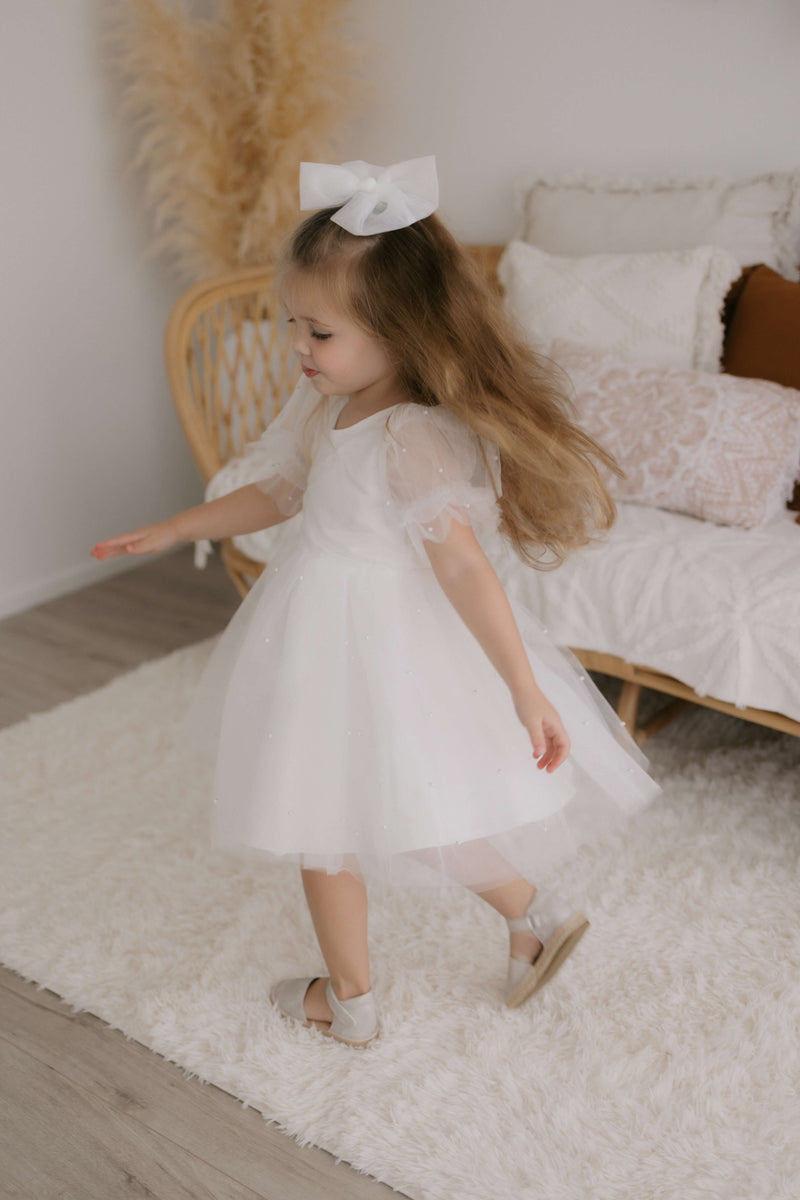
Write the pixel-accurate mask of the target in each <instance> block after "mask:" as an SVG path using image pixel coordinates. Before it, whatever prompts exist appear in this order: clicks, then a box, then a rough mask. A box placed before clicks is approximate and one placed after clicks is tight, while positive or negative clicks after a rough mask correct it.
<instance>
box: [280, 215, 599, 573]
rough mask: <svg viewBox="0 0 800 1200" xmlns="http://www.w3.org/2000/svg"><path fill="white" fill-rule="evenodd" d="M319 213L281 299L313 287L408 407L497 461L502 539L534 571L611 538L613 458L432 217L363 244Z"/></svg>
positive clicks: (550, 367)
mask: <svg viewBox="0 0 800 1200" xmlns="http://www.w3.org/2000/svg"><path fill="white" fill-rule="evenodd" d="M335 211H336V209H332V208H331V209H322V210H321V211H319V212H317V213H314V215H313V216H311V217H309V218H308V219H307V220H305V221H303V223H302V224H301V225H300V226H299V227H298V229H297V230H296V231H295V233H294V235H293V236H292V238H291V241H290V243H289V245H288V247H287V250H286V253H285V255H284V259H283V262H282V264H281V267H280V271H279V279H280V286H281V290H284V289H286V288H287V287H288V286H290V284H291V282H292V279H293V278H296V277H297V276H298V275H300V276H305V277H308V278H310V279H313V281H314V283H315V285H317V286H320V287H321V288H322V289H323V291H324V294H325V295H326V297H327V298H328V299H329V300H330V302H331V303H332V305H333V306H334V307H335V308H337V309H338V310H339V311H340V312H342V313H344V314H345V315H347V316H348V317H349V318H350V319H352V320H353V321H355V323H356V324H358V325H359V326H360V327H361V328H362V329H364V330H365V331H366V332H367V333H369V334H371V335H373V336H374V337H377V338H379V339H380V340H381V342H382V343H383V345H384V347H385V349H386V351H387V353H388V354H389V356H390V358H391V360H392V361H393V362H394V364H395V366H396V369H397V374H398V378H399V381H400V383H401V385H402V387H403V388H404V390H405V392H406V394H407V396H408V398H409V400H412V401H414V402H415V403H417V404H422V405H428V406H431V405H437V404H441V405H442V407H443V408H446V409H447V410H448V411H449V412H451V413H453V414H454V415H455V416H456V417H458V418H459V420H461V421H462V422H463V423H464V424H465V425H467V426H468V427H469V428H470V429H472V430H473V431H474V432H475V433H476V434H478V435H479V437H481V438H486V439H488V440H489V441H491V442H493V443H494V444H495V445H496V446H497V448H498V450H499V452H500V471H501V486H502V494H501V495H499V496H498V505H499V509H500V524H499V528H500V531H501V533H503V534H504V535H505V536H506V537H507V538H508V539H509V540H510V542H511V543H512V545H513V546H514V548H515V550H516V551H517V553H518V554H519V555H520V557H521V558H522V559H523V561H525V562H527V563H528V564H529V565H530V566H533V567H538V568H539V569H549V568H552V567H555V566H557V565H558V564H559V563H560V562H562V561H563V559H564V558H565V557H566V555H567V554H568V553H569V552H570V551H572V550H575V549H577V548H578V547H579V546H582V545H584V544H585V543H586V542H588V541H590V540H591V539H592V538H593V537H594V536H595V535H596V534H597V533H598V532H601V531H604V530H606V529H609V528H610V527H611V525H612V524H613V522H614V519H615V516H616V510H615V506H614V502H613V500H612V499H611V497H610V495H609V493H608V491H607V489H606V487H605V485H604V483H603V480H602V478H601V476H600V473H599V472H598V469H597V464H598V463H601V464H602V465H603V466H604V467H606V468H607V469H609V470H611V471H612V472H614V473H615V474H621V472H620V470H619V468H618V466H617V464H616V463H615V462H614V460H613V458H611V456H610V455H609V454H608V453H607V452H606V451H605V450H604V449H603V448H602V447H601V446H599V445H598V444H597V442H595V441H594V440H593V439H592V438H591V437H589V435H588V434H587V433H585V432H584V431H583V430H582V429H581V428H580V427H579V425H577V423H576V421H575V413H574V407H573V405H572V402H571V400H570V399H569V397H568V394H567V381H566V379H565V377H564V375H563V374H562V373H561V372H559V370H558V368H556V367H555V364H553V363H551V362H550V361H549V360H548V359H545V358H542V357H541V356H539V355H538V354H536V353H535V352H534V351H533V350H532V349H531V347H530V346H529V345H528V344H527V343H526V342H525V341H524V340H523V338H522V337H521V336H520V334H518V333H517V331H516V329H515V328H514V327H513V325H512V324H511V322H510V321H509V319H508V318H507V316H506V314H505V312H504V310H503V308H502V304H501V302H500V300H499V299H498V298H497V297H496V296H495V295H494V294H493V293H492V291H491V290H490V288H489V286H488V284H487V281H486V280H485V279H484V277H483V276H482V275H481V273H480V272H479V270H478V268H477V266H476V265H475V264H474V263H473V261H472V260H471V258H470V257H469V255H468V254H467V253H466V251H465V250H464V249H463V248H462V247H461V246H460V245H459V244H458V242H457V241H456V240H455V238H454V237H453V236H452V235H451V234H450V233H449V231H448V230H447V229H446V227H445V226H444V225H443V224H442V222H441V221H440V220H439V219H438V218H437V217H436V216H429V217H425V218H424V219H423V220H421V221H417V222H415V223H414V224H413V225H410V226H408V227H407V228H405V229H397V230H393V231H391V232H388V233H381V234H375V235H372V236H366V237H356V236H354V235H353V234H350V233H348V232H347V231H346V230H344V229H342V228H341V226H339V225H337V224H336V223H335V222H334V221H331V220H330V217H331V215H332V214H333V213H334V212H335Z"/></svg>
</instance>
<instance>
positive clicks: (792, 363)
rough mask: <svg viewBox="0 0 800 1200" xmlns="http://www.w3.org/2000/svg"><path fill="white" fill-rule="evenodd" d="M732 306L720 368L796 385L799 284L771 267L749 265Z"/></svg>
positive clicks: (799, 357)
mask: <svg viewBox="0 0 800 1200" xmlns="http://www.w3.org/2000/svg"><path fill="white" fill-rule="evenodd" d="M735 287H736V285H734V288H735ZM732 308H733V311H732V313H731V315H730V318H729V321H728V325H727V331H726V335H725V348H724V351H723V360H722V361H723V370H724V371H726V372H727V373H728V374H729V375H743V376H746V377H747V378H748V379H768V380H770V382H772V383H781V384H783V386H784V387H791V388H799V389H800V283H792V282H791V281H790V280H789V279H784V278H783V276H782V275H779V274H778V273H777V271H773V270H772V269H771V268H770V267H765V266H763V265H762V266H758V267H753V268H752V269H751V270H749V271H747V272H746V273H745V275H744V276H743V278H742V286H741V290H740V291H739V294H738V295H737V296H736V298H735V302H734V304H733V305H732Z"/></svg>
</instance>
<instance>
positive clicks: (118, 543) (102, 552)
mask: <svg viewBox="0 0 800 1200" xmlns="http://www.w3.org/2000/svg"><path fill="white" fill-rule="evenodd" d="M181 540H182V539H181V538H180V537H179V536H178V534H177V533H176V532H175V528H174V526H173V524H172V522H171V521H160V522H159V523H158V524H157V525H143V526H142V528H141V529H134V530H133V532H132V533H120V534H118V535H117V537H112V538H107V539H106V541H104V542H98V543H97V545H96V546H95V547H94V548H93V549H92V555H93V557H94V558H100V559H103V558H116V557H117V555H119V554H158V552H159V551H160V550H169V549H171V547H172V546H174V545H176V544H177V543H178V542H179V541H181Z"/></svg>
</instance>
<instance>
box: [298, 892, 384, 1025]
mask: <svg viewBox="0 0 800 1200" xmlns="http://www.w3.org/2000/svg"><path fill="white" fill-rule="evenodd" d="M301 875H302V878H303V888H304V889H305V893H306V900H307V902H308V908H309V911H310V913H311V920H312V922H313V924H314V932H315V933H316V935H317V941H318V942H319V948H320V950H321V951H322V957H323V958H324V959H325V965H326V966H327V968H328V972H329V975H330V980H331V983H332V984H333V990H334V992H335V993H336V995H337V996H338V997H339V999H340V1000H349V999H351V998H352V997H353V996H363V994H364V993H365V992H368V991H369V990H370V981H369V951H368V948H367V890H366V888H365V887H364V884H363V882H362V880H361V879H359V878H357V877H356V876H355V875H353V874H351V873H350V872H349V871H340V872H339V873H338V874H337V875H328V874H327V873H326V872H325V871H305V870H304V871H301ZM327 984H328V980H327V979H318V980H317V981H316V983H313V984H312V985H311V987H310V988H309V989H308V991H307V993H306V998H305V1011H306V1015H307V1016H308V1017H309V1019H310V1020H312V1021H319V1022H327V1023H330V1021H332V1020H333V1013H332V1012H331V1010H330V1008H329V1006H328V1001H327V1000H326V999H325V989H326V987H327Z"/></svg>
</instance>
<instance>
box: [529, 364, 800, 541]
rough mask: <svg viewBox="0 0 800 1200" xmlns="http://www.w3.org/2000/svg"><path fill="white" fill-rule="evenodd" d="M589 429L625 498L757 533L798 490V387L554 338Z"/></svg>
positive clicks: (617, 493)
mask: <svg viewBox="0 0 800 1200" xmlns="http://www.w3.org/2000/svg"><path fill="white" fill-rule="evenodd" d="M551 356H552V358H553V359H554V360H555V361H556V362H557V363H558V365H559V366H560V367H562V368H563V369H564V370H565V371H566V372H567V374H568V376H569V378H570V380H571V382H572V385H573V387H574V389H575V400H576V404H577V408H578V415H579V419H580V421H581V424H582V425H583V426H584V427H585V428H586V430H587V431H588V432H589V433H590V434H591V435H592V437H594V438H595V439H596V441H598V442H599V443H600V444H601V445H602V446H604V447H605V448H606V449H607V450H609V451H610V452H611V453H612V454H613V455H614V457H615V458H616V460H617V462H618V463H619V465H620V466H621V467H622V469H623V471H625V474H626V478H625V479H616V478H615V477H613V476H611V477H610V478H609V479H608V480H607V482H608V484H609V488H610V491H611V493H612V495H613V496H614V497H615V499H617V500H623V501H627V502H629V503H634V504H650V505H653V507H655V508H668V509H672V510H673V511H675V512H682V513H688V514H689V515H690V516H694V517H700V518H702V519H703V520H706V521H715V522H716V523H717V524H719V525H743V526H745V528H748V529H749V528H752V527H754V526H756V525H761V524H762V523H763V522H764V521H766V520H768V519H769V518H770V517H772V516H774V515H775V514H776V513H777V512H779V511H780V510H781V509H782V508H783V507H784V506H785V504H786V501H787V499H788V498H789V497H790V496H791V494H792V487H793V484H794V481H795V479H796V478H797V473H798V465H800V391H796V390H795V389H794V388H787V387H782V386H780V385H779V384H777V383H766V382H764V381H763V380H760V379H742V378H738V377H736V376H733V375H719V374H712V373H710V372H706V371H675V370H670V369H668V368H664V367H640V366H637V365H636V364H635V363H630V362H625V361H623V360H621V359H615V358H613V357H611V356H610V355H607V354H605V353H603V351H600V350H592V349H589V348H587V347H585V346H578V345H575V344H573V343H571V342H564V341H558V342H555V343H554V345H553V347H552V349H551Z"/></svg>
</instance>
